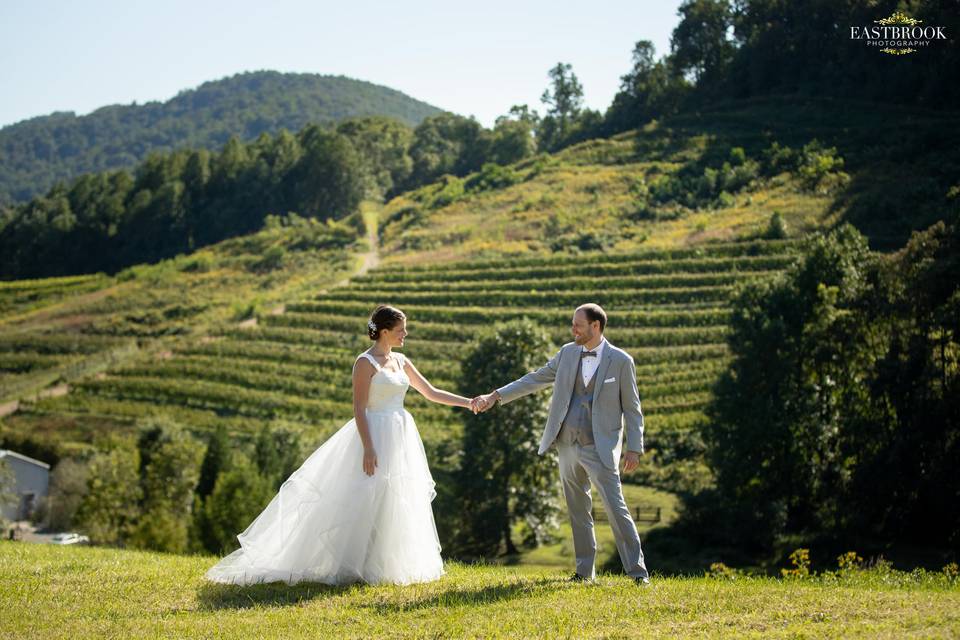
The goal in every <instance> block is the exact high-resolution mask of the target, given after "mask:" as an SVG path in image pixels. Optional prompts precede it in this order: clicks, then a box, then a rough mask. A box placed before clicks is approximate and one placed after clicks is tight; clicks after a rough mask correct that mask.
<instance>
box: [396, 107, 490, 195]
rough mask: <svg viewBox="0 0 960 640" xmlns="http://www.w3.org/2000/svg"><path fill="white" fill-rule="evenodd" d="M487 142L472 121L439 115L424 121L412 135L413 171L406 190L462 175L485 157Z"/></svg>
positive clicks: (451, 115)
mask: <svg viewBox="0 0 960 640" xmlns="http://www.w3.org/2000/svg"><path fill="white" fill-rule="evenodd" d="M489 144H490V140H489V136H488V135H485V134H484V130H483V127H482V126H481V125H480V123H479V122H477V121H476V120H475V119H473V118H464V117H463V116H458V115H456V114H454V113H448V112H445V113H441V114H439V115H436V116H431V117H429V118H426V119H425V120H424V121H423V122H421V123H420V124H419V126H417V128H416V129H415V130H414V132H413V144H411V146H410V158H411V159H412V160H413V172H412V173H411V174H410V179H409V181H408V184H407V185H406V188H408V189H412V188H415V187H418V186H421V185H424V184H428V183H430V182H433V181H434V180H436V179H437V178H439V177H440V176H442V175H444V174H450V175H454V176H465V175H466V174H468V173H470V172H471V171H476V170H477V169H479V168H480V167H481V166H483V163H484V161H485V159H486V158H487V156H488V148H489Z"/></svg>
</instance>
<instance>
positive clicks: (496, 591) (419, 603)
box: [365, 577, 566, 613]
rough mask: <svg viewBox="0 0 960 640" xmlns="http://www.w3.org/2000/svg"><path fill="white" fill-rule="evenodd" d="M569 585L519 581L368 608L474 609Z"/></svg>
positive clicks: (389, 610)
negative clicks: (476, 606)
mask: <svg viewBox="0 0 960 640" xmlns="http://www.w3.org/2000/svg"><path fill="white" fill-rule="evenodd" d="M565 582H566V580H565V579H564V578H560V577H558V578H538V579H524V578H518V579H513V580H510V581H508V582H502V583H499V584H491V585H487V586H484V587H475V588H471V587H463V588H462V587H452V588H450V589H447V590H445V591H442V592H440V593H433V594H429V595H427V596H426V597H423V598H420V599H416V600H403V601H400V602H377V603H371V604H369V605H365V606H367V607H369V608H371V609H373V610H375V611H376V612H377V613H393V612H397V611H409V610H411V609H426V608H431V607H472V606H475V605H484V604H492V603H494V602H502V601H505V600H515V599H517V598H525V597H529V596H534V595H540V594H543V593H546V592H548V591H553V590H555V589H556V588H557V587H560V586H561V585H563V584H564V583H565Z"/></svg>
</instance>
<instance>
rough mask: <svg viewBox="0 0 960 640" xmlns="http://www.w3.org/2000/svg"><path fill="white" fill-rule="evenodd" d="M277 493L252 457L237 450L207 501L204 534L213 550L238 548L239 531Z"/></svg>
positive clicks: (204, 512)
mask: <svg viewBox="0 0 960 640" xmlns="http://www.w3.org/2000/svg"><path fill="white" fill-rule="evenodd" d="M272 495H273V491H272V484H271V480H270V478H265V477H264V476H263V475H261V474H260V472H259V471H258V470H257V468H256V466H255V465H254V464H253V463H252V462H250V459H249V458H247V457H246V456H244V455H243V454H241V453H235V454H234V458H233V460H232V461H231V463H230V469H229V471H227V472H225V473H221V474H220V476H219V477H218V478H217V483H216V485H214V487H213V492H212V493H211V494H210V495H209V496H207V498H206V500H204V503H203V516H202V534H203V538H204V545H205V546H206V548H207V549H208V550H209V551H211V552H212V553H224V552H229V551H232V550H234V549H236V548H237V534H239V533H240V532H242V531H243V530H244V529H246V528H247V526H248V525H249V524H250V523H251V522H252V521H253V519H254V518H255V517H256V516H257V514H259V513H260V512H261V511H263V508H264V507H266V506H267V504H268V503H269V502H270V499H271V497H272Z"/></svg>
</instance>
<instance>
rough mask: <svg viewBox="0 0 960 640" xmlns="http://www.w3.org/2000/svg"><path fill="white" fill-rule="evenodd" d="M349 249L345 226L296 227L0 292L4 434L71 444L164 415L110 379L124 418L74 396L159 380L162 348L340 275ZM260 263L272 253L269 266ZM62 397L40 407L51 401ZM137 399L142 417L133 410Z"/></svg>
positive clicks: (352, 243)
mask: <svg viewBox="0 0 960 640" xmlns="http://www.w3.org/2000/svg"><path fill="white" fill-rule="evenodd" d="M357 240H358V238H357V234H356V231H355V230H353V229H351V228H348V227H346V226H344V225H326V224H323V223H314V222H310V221H306V220H303V219H299V220H294V221H292V222H290V223H289V224H286V225H284V224H280V225H274V226H272V227H270V228H265V229H264V230H262V231H261V232H258V233H255V234H251V235H249V236H244V237H242V238H235V239H231V240H227V241H224V242H221V243H218V244H217V245H214V246H211V247H208V248H206V249H203V250H201V251H198V252H196V253H194V254H191V255H189V256H177V257H175V258H171V259H169V260H164V261H161V262H159V263H157V264H153V265H137V266H135V267H131V268H130V269H127V270H125V271H122V272H120V273H118V274H116V275H114V276H107V275H105V274H95V275H88V276H75V277H65V278H47V279H40V280H22V281H13V282H2V283H0V417H3V416H5V415H7V414H10V413H12V412H14V411H16V413H14V414H13V415H10V416H7V417H6V418H5V419H4V423H5V424H4V426H6V424H7V423H9V424H10V426H11V427H12V428H13V429H14V430H15V431H20V432H29V433H32V434H36V435H40V434H41V433H42V432H48V434H49V436H50V437H51V439H53V440H56V441H59V442H67V443H70V442H72V443H74V444H75V443H77V442H82V441H87V440H89V436H90V435H91V434H93V433H96V432H98V431H103V430H108V429H110V428H113V426H115V424H114V423H115V420H113V419H114V418H118V419H120V420H121V421H128V419H129V418H132V417H136V416H139V415H143V414H144V413H145V412H153V411H156V410H158V409H161V410H172V409H174V408H175V406H174V405H165V404H164V398H163V397H162V396H161V395H160V394H159V392H157V391H156V390H149V389H148V390H146V391H145V390H144V387H143V385H141V386H140V387H139V388H135V387H130V388H129V389H128V388H126V387H123V385H121V384H119V381H117V383H118V384H117V387H116V388H114V389H113V390H112V391H111V393H113V394H114V395H115V396H116V397H117V398H122V399H123V400H124V402H123V403H120V404H119V405H118V406H120V407H121V408H122V410H120V409H116V408H115V407H114V405H115V404H116V403H113V404H109V403H108V404H106V405H104V404H103V403H102V399H103V398H98V397H96V396H90V395H89V394H86V393H85V392H84V388H86V387H89V388H94V387H96V385H97V384H101V383H104V382H105V381H106V380H108V379H109V380H116V378H115V377H114V376H116V373H117V372H119V371H123V370H124V369H123V367H124V366H130V367H131V369H132V370H145V369H149V370H151V371H152V372H153V373H152V374H151V375H152V376H154V377H160V376H163V375H165V373H164V371H165V370H164V367H163V365H164V364H165V363H166V358H167V357H169V355H170V354H171V353H172V351H173V350H175V349H177V347H178V345H184V344H191V343H193V342H196V341H197V340H198V339H202V338H201V336H205V335H207V333H208V329H209V328H210V327H219V326H222V325H223V324H224V323H233V324H235V323H236V322H238V321H242V320H244V319H247V318H249V317H250V316H252V315H253V314H255V313H256V312H257V311H258V310H260V309H266V310H269V309H271V308H276V305H277V304H280V303H281V302H282V301H283V300H286V299H290V298H291V297H295V296H300V295H304V293H303V292H304V291H317V290H319V289H321V288H322V286H323V285H327V286H329V285H330V284H332V283H335V282H337V281H339V280H340V279H342V278H343V277H345V276H349V275H350V274H352V273H354V272H355V270H356V264H357V260H358V256H357V255H356V253H355V252H356V251H358V250H360V249H362V245H361V243H358V242H357ZM265 256H272V257H271V260H272V261H271V262H270V263H269V264H267V263H266V262H265ZM166 373H167V374H169V371H167V372H166ZM133 379H134V378H133V377H132V376H131V380H133ZM176 380H179V378H178V377H177V376H176V375H173V376H172V377H167V378H166V382H167V383H168V384H170V383H174V381H176ZM74 385H77V386H76V387H74ZM68 391H69V395H67V396H66V397H60V399H59V400H58V401H56V402H52V403H51V404H52V405H53V406H52V408H50V409H47V408H45V405H46V404H47V402H46V401H45V400H52V399H53V398H51V397H50V396H54V397H59V396H62V394H65V393H67V392H68ZM37 398H39V399H40V400H39V404H36V399H37ZM137 402H139V403H141V405H142V406H141V410H140V411H139V412H131V411H130V407H131V406H132V404H135V403H137ZM188 406H189V405H188ZM75 418H76V419H75ZM108 418H109V420H108ZM81 423H82V424H81Z"/></svg>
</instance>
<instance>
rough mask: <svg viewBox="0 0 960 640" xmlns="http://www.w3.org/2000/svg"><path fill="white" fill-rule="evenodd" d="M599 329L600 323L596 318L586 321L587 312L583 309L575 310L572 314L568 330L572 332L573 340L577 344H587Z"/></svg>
mask: <svg viewBox="0 0 960 640" xmlns="http://www.w3.org/2000/svg"><path fill="white" fill-rule="evenodd" d="M599 329H600V323H599V322H598V321H596V320H594V321H593V322H590V321H588V320H587V314H585V313H584V312H583V311H577V312H575V313H574V314H573V324H572V326H571V327H570V330H571V331H572V332H573V341H574V342H576V343H577V344H581V345H582V344H587V343H588V342H590V341H591V340H593V339H594V338H595V337H596V335H597V332H598V331H599Z"/></svg>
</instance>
